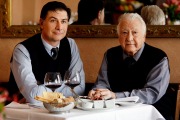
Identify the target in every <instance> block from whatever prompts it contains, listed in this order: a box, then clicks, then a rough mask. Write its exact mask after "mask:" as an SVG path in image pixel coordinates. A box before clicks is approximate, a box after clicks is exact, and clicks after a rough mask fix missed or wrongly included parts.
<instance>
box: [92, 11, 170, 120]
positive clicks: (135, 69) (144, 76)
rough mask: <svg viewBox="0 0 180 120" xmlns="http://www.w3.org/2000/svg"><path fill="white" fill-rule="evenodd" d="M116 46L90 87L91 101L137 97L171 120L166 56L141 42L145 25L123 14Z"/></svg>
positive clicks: (131, 15)
mask: <svg viewBox="0 0 180 120" xmlns="http://www.w3.org/2000/svg"><path fill="white" fill-rule="evenodd" d="M117 31H118V36H119V43H120V45H119V46H116V47H113V48H110V49H109V50H107V52H106V53H105V55H104V59H103V62H102V65H101V68H100V71H99V74H98V77H97V81H96V83H95V85H94V89H92V90H91V91H90V92H89V95H88V96H89V97H91V98H92V99H98V98H105V99H108V98H124V97H129V96H139V98H140V102H142V103H144V104H153V105H154V106H155V107H156V108H157V109H158V110H159V111H160V112H161V113H162V115H163V116H164V117H165V118H166V119H171V117H172V116H171V115H172V114H171V110H170V108H171V107H170V106H169V105H170V103H168V102H167V99H166V97H165V93H166V90H167V88H168V85H169V80H170V71H169V62H168V57H167V55H166V53H165V52H163V51H162V50H160V49H158V48H155V47H152V46H150V45H148V44H147V43H145V39H146V24H145V22H144V21H143V19H142V18H141V16H140V15H138V14H136V13H126V14H123V15H122V16H121V17H120V19H119V24H118V26H117Z"/></svg>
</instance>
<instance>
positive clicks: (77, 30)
mask: <svg viewBox="0 0 180 120" xmlns="http://www.w3.org/2000/svg"><path fill="white" fill-rule="evenodd" d="M47 1H49V0H30V1H26V2H27V3H25V2H24V0H1V1H0V6H1V7H0V56H1V57H0V82H7V81H8V79H9V74H10V59H11V55H12V51H13V49H14V47H15V45H16V44H17V43H19V42H21V41H23V40H25V39H26V38H28V37H30V36H32V35H34V34H36V33H39V32H40V29H39V26H38V20H39V13H40V10H41V7H40V6H42V5H43V4H45V3H46V2H47ZM58 1H61V2H64V3H66V5H67V6H69V7H70V8H71V10H72V19H71V20H72V21H75V20H76V19H77V5H78V2H79V0H58ZM72 1H73V2H72ZM120 1H121V2H120ZM107 2H108V3H109V5H108V6H106V7H107V10H106V11H105V16H106V17H105V23H106V24H105V25H96V26H95V25H73V26H72V25H70V26H69V28H68V33H67V36H68V37H72V38H73V39H75V41H76V43H77V45H78V48H79V51H80V55H81V58H82V61H83V64H84V70H85V75H86V84H87V87H88V88H87V89H89V87H90V86H91V85H92V84H93V83H94V82H95V80H96V77H97V74H98V71H99V68H100V65H101V62H102V58H103V55H104V52H105V51H106V50H107V49H108V48H110V47H113V46H116V45H118V44H119V43H118V40H117V33H116V24H117V19H118V17H119V15H121V14H122V13H124V12H139V9H140V8H141V7H142V6H144V5H147V4H150V3H143V2H142V1H137V0H107ZM151 4H155V3H153V2H152V3H151ZM123 10H124V11H123ZM122 11H123V12H122ZM17 13H18V14H17ZM110 18H111V19H110ZM146 42H147V43H149V44H150V45H153V46H155V47H158V48H160V49H162V50H164V51H165V52H166V53H167V55H168V57H169V62H170V72H171V78H170V84H172V85H173V86H175V87H174V88H175V89H174V90H175V91H176V94H177V98H176V114H175V119H176V120H179V113H180V110H179V105H180V100H179V98H180V89H179V84H180V72H179V71H180V62H179V61H180V55H178V54H179V53H180V47H179V45H180V26H179V25H173V24H170V25H154V26H153V25H148V26H147V39H146ZM87 52H88V54H87Z"/></svg>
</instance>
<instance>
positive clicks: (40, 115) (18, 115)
mask: <svg viewBox="0 0 180 120" xmlns="http://www.w3.org/2000/svg"><path fill="white" fill-rule="evenodd" d="M5 113H6V120H50V119H51V120H52V119H53V120H92V119H93V120H165V119H164V118H163V116H162V115H161V114H160V113H159V112H158V111H157V109H156V108H155V107H153V106H152V105H146V104H137V105H132V106H116V107H115V108H111V109H92V110H82V109H78V108H74V109H72V110H70V112H69V113H61V114H52V113H49V112H48V111H47V110H46V109H45V108H34V107H27V108H21V109H20V108H5Z"/></svg>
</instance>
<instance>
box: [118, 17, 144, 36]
mask: <svg viewBox="0 0 180 120" xmlns="http://www.w3.org/2000/svg"><path fill="white" fill-rule="evenodd" d="M134 19H138V20H139V22H140V23H141V26H142V31H143V34H144V35H146V24H145V22H144V20H143V19H142V17H141V16H140V15H139V14H137V13H124V14H122V15H121V16H120V17H119V23H118V25H117V33H118V35H119V29H120V28H121V22H122V21H124V20H134Z"/></svg>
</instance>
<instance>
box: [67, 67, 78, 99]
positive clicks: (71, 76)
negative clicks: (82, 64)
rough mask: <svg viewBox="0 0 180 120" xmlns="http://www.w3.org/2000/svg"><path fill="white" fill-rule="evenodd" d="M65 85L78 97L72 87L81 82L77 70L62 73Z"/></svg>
mask: <svg viewBox="0 0 180 120" xmlns="http://www.w3.org/2000/svg"><path fill="white" fill-rule="evenodd" d="M64 83H65V85H67V86H69V87H70V88H71V91H72V92H73V93H74V94H75V96H76V97H79V95H77V94H76V93H75V91H74V88H75V87H76V86H78V85H79V84H80V83H81V77H80V73H79V71H77V70H72V71H66V73H65V75H64Z"/></svg>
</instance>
